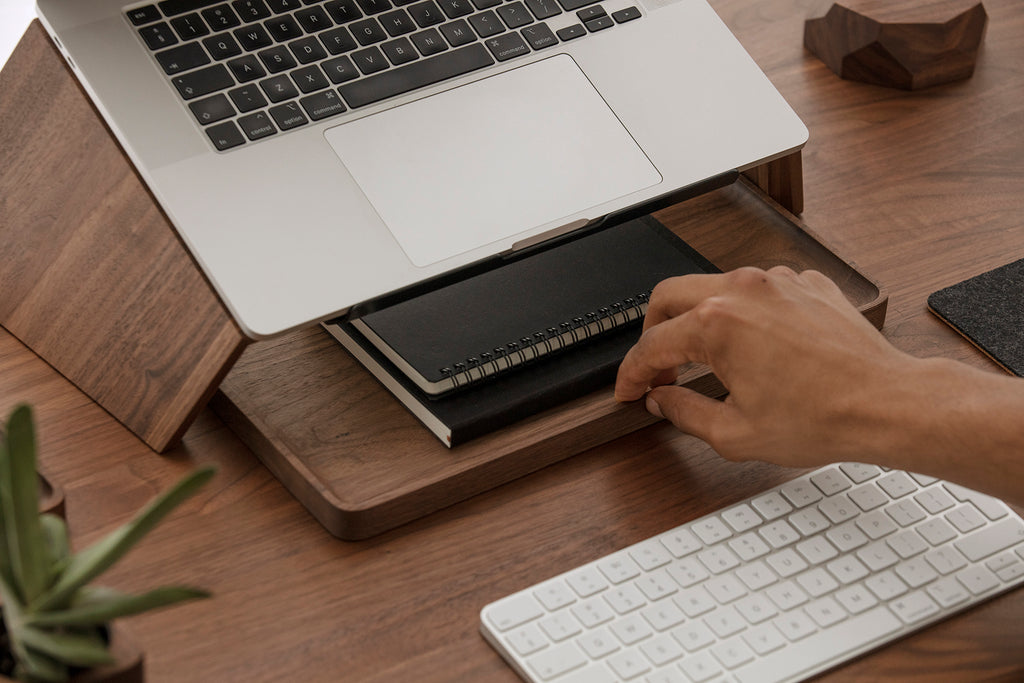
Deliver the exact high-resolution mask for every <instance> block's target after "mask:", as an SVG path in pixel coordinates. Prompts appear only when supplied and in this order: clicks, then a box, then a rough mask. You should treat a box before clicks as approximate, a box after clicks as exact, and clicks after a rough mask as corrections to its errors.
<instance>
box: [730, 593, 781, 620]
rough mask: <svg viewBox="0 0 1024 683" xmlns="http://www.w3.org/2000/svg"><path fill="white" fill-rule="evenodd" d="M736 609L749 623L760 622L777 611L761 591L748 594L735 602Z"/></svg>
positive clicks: (769, 617)
mask: <svg viewBox="0 0 1024 683" xmlns="http://www.w3.org/2000/svg"><path fill="white" fill-rule="evenodd" d="M736 611H737V612H739V613H740V615H741V616H742V617H743V618H744V619H746V620H747V621H749V622H750V623H751V624H760V623H761V622H762V621H764V620H765V619H771V618H772V617H774V616H775V615H777V614H778V613H779V611H778V610H777V609H775V606H774V605H773V604H772V603H771V602H770V601H769V600H768V598H766V597H765V596H764V595H762V594H761V593H755V594H753V595H748V596H747V597H745V598H743V599H742V600H740V601H739V602H737V603H736Z"/></svg>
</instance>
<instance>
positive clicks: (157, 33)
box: [139, 22, 178, 50]
mask: <svg viewBox="0 0 1024 683" xmlns="http://www.w3.org/2000/svg"><path fill="white" fill-rule="evenodd" d="M139 35H140V36H142V40H143V42H145V43H146V45H147V46H148V47H149V49H150V50H159V49H160V48H164V47H170V46H171V45H175V44H177V42H178V37H177V36H176V35H174V32H173V31H171V27H170V26H169V25H167V24H166V23H164V22H160V23H159V24H153V25H152V26H146V27H144V28H140V29H139Z"/></svg>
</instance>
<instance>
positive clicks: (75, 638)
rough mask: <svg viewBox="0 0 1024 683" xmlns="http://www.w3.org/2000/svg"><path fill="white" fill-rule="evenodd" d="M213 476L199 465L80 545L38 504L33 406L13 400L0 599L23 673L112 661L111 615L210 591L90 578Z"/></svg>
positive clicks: (2, 457)
mask: <svg viewBox="0 0 1024 683" xmlns="http://www.w3.org/2000/svg"><path fill="white" fill-rule="evenodd" d="M212 476H213V469H212V468H209V467H207V468H201V469H197V470H195V471H193V472H192V473H190V474H188V475H186V476H185V477H184V478H182V479H181V480H180V481H179V482H178V483H177V484H176V485H175V486H173V487H172V488H171V489H169V490H168V491H166V492H165V493H163V494H162V495H160V496H158V497H157V498H156V499H154V500H153V501H152V502H150V503H149V505H147V506H146V507H145V508H143V509H142V510H141V511H140V512H139V513H138V514H137V515H136V516H135V517H134V518H133V519H132V520H131V521H129V522H128V523H126V524H125V525H124V526H122V527H120V528H118V529H115V530H114V531H113V532H111V533H110V534H108V535H107V536H106V537H104V538H103V539H101V540H100V541H99V542H97V543H95V544H94V545H92V546H90V547H88V548H86V549H84V550H81V551H80V552H77V553H72V552H71V551H70V547H69V544H68V532H67V526H66V525H65V523H64V520H63V519H61V518H60V517H57V516H55V515H51V514H40V513H39V479H38V475H37V473H36V438H35V429H34V426H33V421H32V413H31V409H30V408H29V407H28V406H26V405H21V406H18V407H17V408H15V409H14V411H13V412H12V413H11V415H10V417H9V419H8V421H7V424H6V427H5V428H4V429H3V430H2V433H0V609H2V613H3V619H4V625H5V626H6V636H5V638H6V640H7V643H6V645H7V649H8V650H9V653H10V657H11V659H12V661H13V665H14V670H13V672H11V673H12V674H13V676H14V677H15V678H18V679H19V680H23V681H32V682H35V681H66V680H68V678H69V677H70V675H71V674H72V673H73V672H74V671H75V670H76V669H83V668H86V669H87V668H92V667H95V666H99V665H102V664H108V663H110V662H111V661H112V660H111V656H110V653H109V651H108V649H107V639H106V634H107V628H108V625H109V623H110V622H111V621H112V620H114V619H117V618H119V617H124V616H128V615H131V614H138V613H140V612H144V611H147V610H151V609H155V608H158V607H164V606H167V605H171V604H173V603H177V602H181V601H183V600H191V599H194V598H203V597H208V595H209V594H208V593H207V592H205V591H202V590H198V589H195V588H188V587H180V586H167V587H162V588H157V589H155V590H152V591H149V592H147V593H144V594H141V595H129V594H126V593H122V592H120V591H116V590H112V589H109V588H103V587H98V586H91V585H89V584H90V582H91V581H92V580H93V579H95V578H96V577H97V576H99V575H100V574H101V573H103V572H104V571H106V570H107V569H109V568H110V567H111V566H112V565H113V564H114V563H116V562H117V561H118V560H119V559H120V558H121V557H122V556H123V555H124V554H125V553H126V552H127V551H128V550H129V549H130V548H131V547H132V546H133V545H135V543H137V542H138V541H139V539H141V538H142V537H143V536H144V535H145V534H146V533H148V532H149V531H150V530H151V529H152V528H153V527H154V526H156V524H158V523H159V522H160V520H161V519H162V518H163V517H164V516H165V515H167V513H169V512H170V511H171V510H172V509H174V508H175V507H176V506H177V505H178V504H179V503H181V502H182V501H183V500H185V499H186V498H188V497H189V496H190V495H191V494H192V493H194V492H195V491H196V490H198V489H199V488H200V487H201V486H202V485H203V484H205V483H206V482H207V481H208V480H209V479H210V477H212ZM2 644H3V643H0V645H2ZM2 649H3V648H2V647H0V650H2Z"/></svg>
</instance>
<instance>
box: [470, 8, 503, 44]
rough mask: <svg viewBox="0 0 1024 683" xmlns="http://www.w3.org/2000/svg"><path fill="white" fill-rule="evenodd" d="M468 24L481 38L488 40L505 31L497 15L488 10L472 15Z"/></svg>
mask: <svg viewBox="0 0 1024 683" xmlns="http://www.w3.org/2000/svg"><path fill="white" fill-rule="evenodd" d="M469 23H470V25H471V26H472V27H473V30H474V31H476V34H477V35H478V36H480V37H481V38H490V37H491V36H494V35H497V34H499V33H501V32H503V31H504V30H505V25H504V24H502V23H501V20H500V19H498V15H497V14H495V13H494V12H491V11H490V10H488V11H486V12H481V13H480V14H474V15H473V16H471V17H470V18H469Z"/></svg>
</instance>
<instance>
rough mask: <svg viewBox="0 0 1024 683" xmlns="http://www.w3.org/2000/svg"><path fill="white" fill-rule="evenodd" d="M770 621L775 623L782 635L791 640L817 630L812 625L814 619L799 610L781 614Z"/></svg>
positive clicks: (804, 636)
mask: <svg viewBox="0 0 1024 683" xmlns="http://www.w3.org/2000/svg"><path fill="white" fill-rule="evenodd" d="M772 623H773V624H774V625H775V628H777V629H779V631H780V632H781V633H782V635H784V636H786V638H788V639H789V640H791V641H797V640H800V639H801V638H806V637H807V636H809V635H811V634H812V633H814V632H815V631H817V630H818V628H817V627H816V626H815V625H814V621H812V620H811V618H810V617H809V616H807V615H806V614H804V613H803V612H800V611H793V612H789V613H787V614H783V615H782V616H781V617H777V618H775V619H774V620H772Z"/></svg>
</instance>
